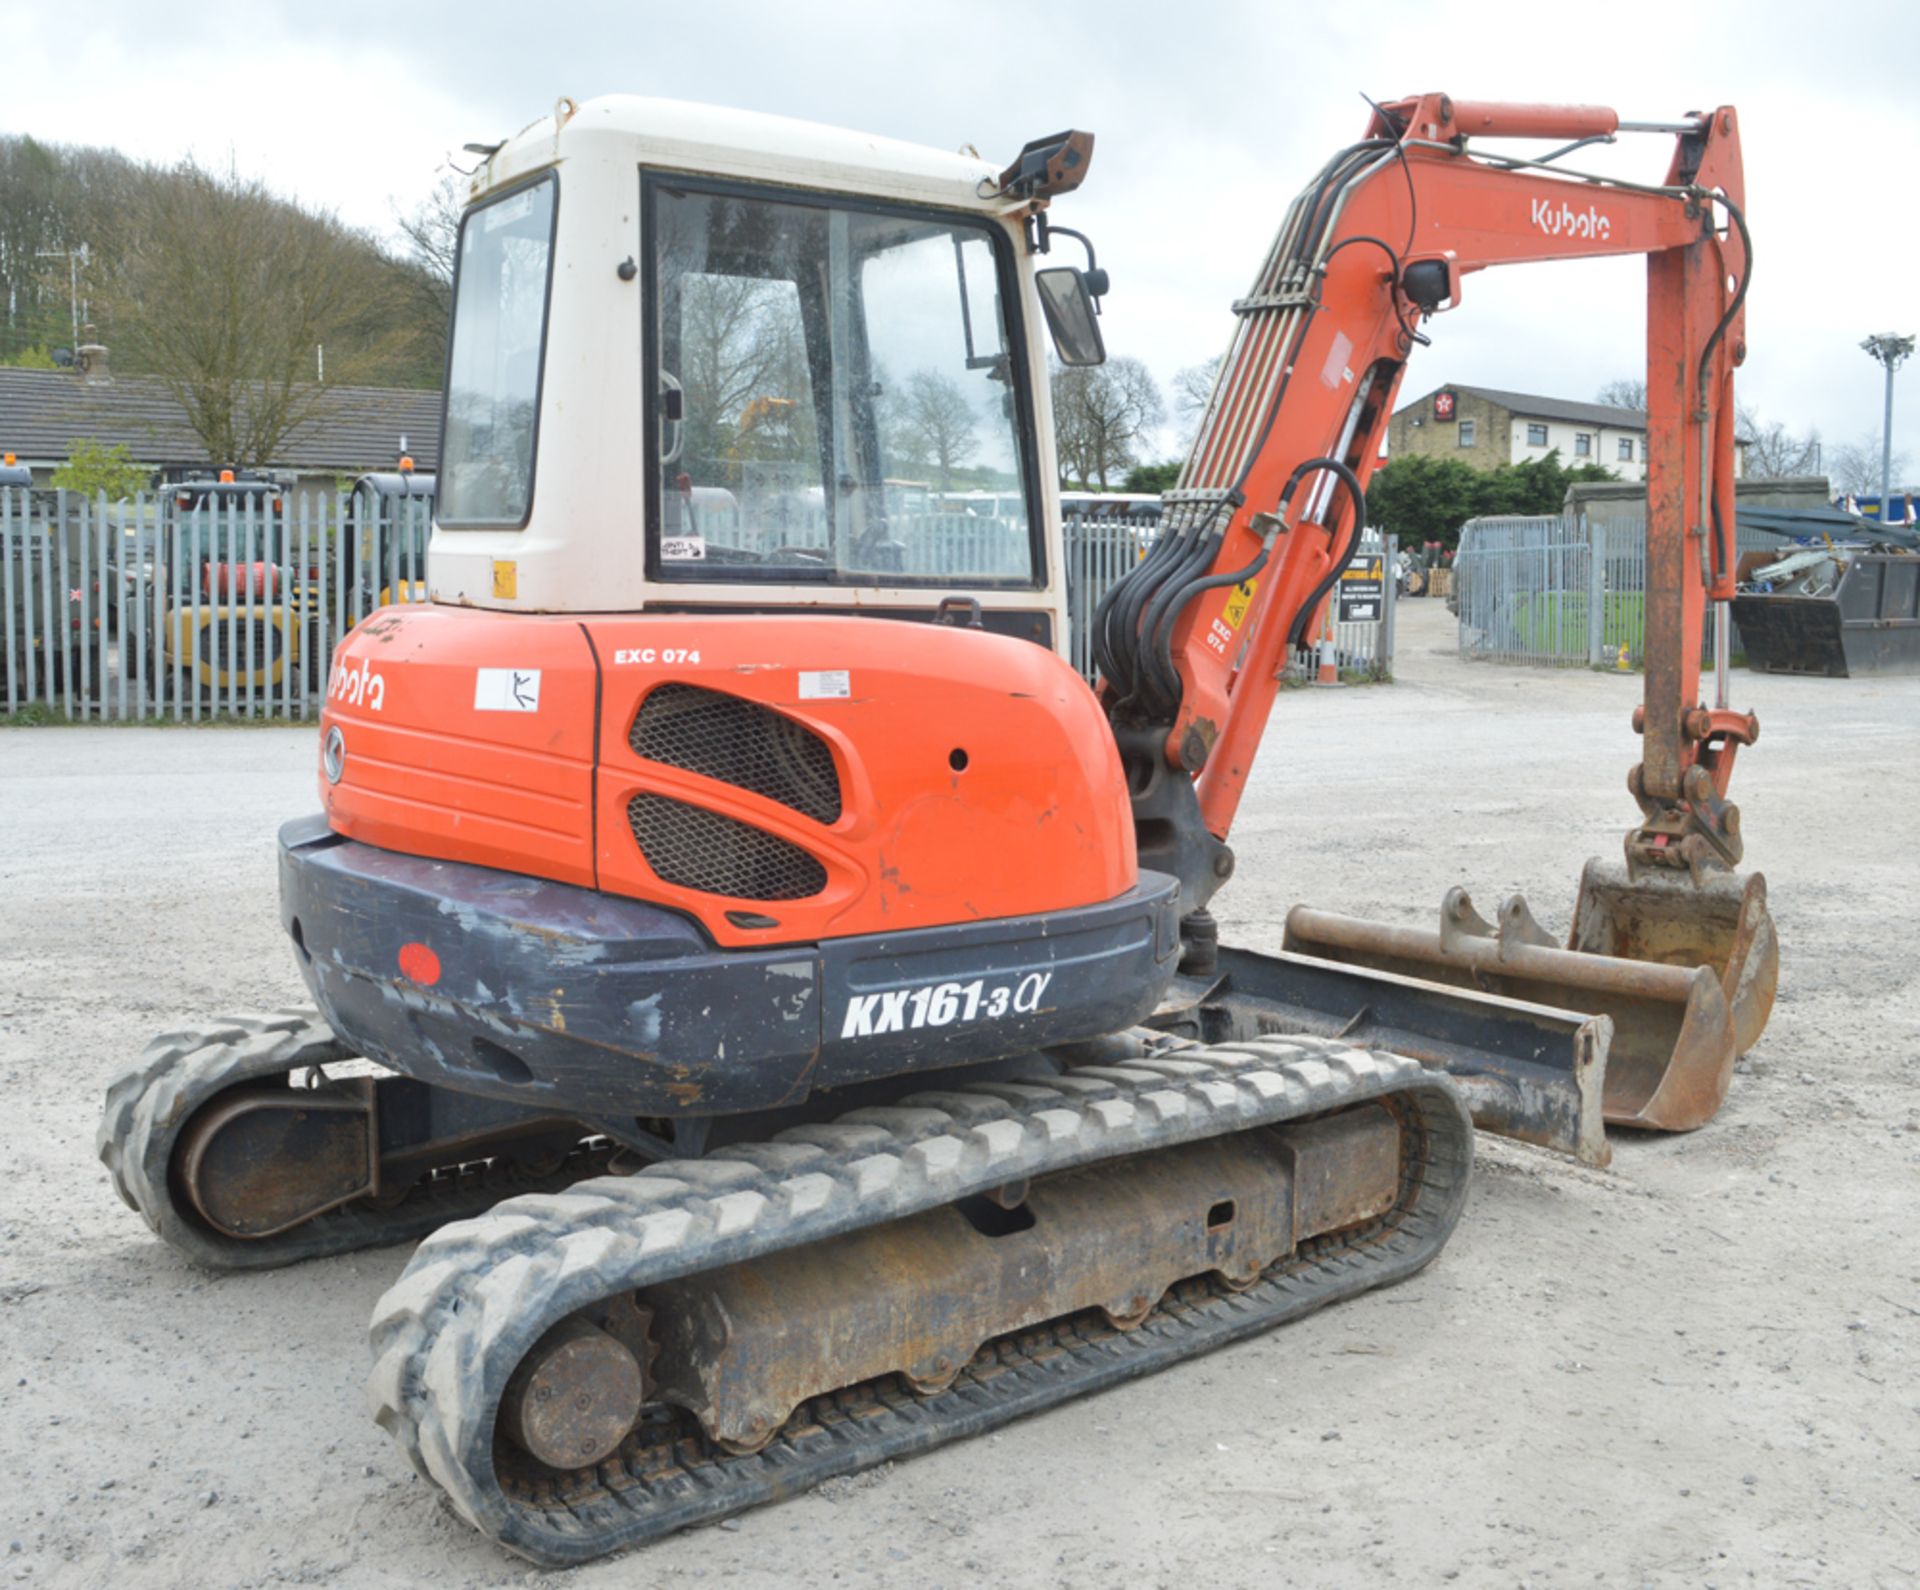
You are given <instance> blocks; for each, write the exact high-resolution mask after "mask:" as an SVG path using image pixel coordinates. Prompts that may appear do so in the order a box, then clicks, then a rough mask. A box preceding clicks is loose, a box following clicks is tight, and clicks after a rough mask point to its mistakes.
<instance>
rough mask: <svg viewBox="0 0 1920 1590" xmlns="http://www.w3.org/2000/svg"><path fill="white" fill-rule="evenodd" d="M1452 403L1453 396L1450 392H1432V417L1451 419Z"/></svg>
mask: <svg viewBox="0 0 1920 1590" xmlns="http://www.w3.org/2000/svg"><path fill="white" fill-rule="evenodd" d="M1453 403H1454V398H1453V394H1452V393H1451V392H1436V393H1434V394H1433V417H1434V418H1435V419H1436V420H1450V419H1452V418H1453Z"/></svg>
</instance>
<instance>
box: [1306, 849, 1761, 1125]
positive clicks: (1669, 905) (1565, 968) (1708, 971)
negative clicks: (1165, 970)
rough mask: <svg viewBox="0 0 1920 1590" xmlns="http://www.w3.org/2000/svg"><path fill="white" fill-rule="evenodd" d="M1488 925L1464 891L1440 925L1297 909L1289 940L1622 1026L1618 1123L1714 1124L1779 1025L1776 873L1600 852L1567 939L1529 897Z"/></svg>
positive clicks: (1608, 1088) (1608, 1074) (1610, 1053)
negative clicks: (1657, 865) (1551, 930)
mask: <svg viewBox="0 0 1920 1590" xmlns="http://www.w3.org/2000/svg"><path fill="white" fill-rule="evenodd" d="M1498 916H1499V922H1498V925H1497V926H1496V925H1495V924H1494V923H1491V922H1488V921H1486V920H1485V919H1484V918H1482V917H1481V916H1480V914H1479V913H1478V912H1477V911H1475V910H1474V908H1473V902H1472V901H1471V900H1470V899H1469V898H1468V897H1467V893H1466V891H1465V890H1464V889H1457V888H1456V889H1452V890H1450V891H1449V892H1448V894H1447V897H1446V900H1445V901H1444V902H1443V904H1442V905H1441V908H1440V925H1439V929H1438V931H1428V930H1425V929H1421V928H1411V927H1399V926H1395V925H1393V924H1390V923H1384V922H1373V921H1367V920H1364V919H1362V918H1359V917H1350V916H1341V915H1339V914H1337V913H1335V912H1330V911H1318V910H1314V909H1312V908H1310V907H1307V906H1296V907H1295V908H1294V909H1293V911H1292V912H1290V913H1289V914H1288V917H1287V931H1286V941H1285V948H1286V949H1287V950H1289V951H1294V952H1299V953H1303V954H1306V955H1311V956H1316V957H1319V958H1321V959H1323V960H1327V961H1334V962H1340V963H1344V964H1345V965H1347V966H1351V967H1354V968H1359V969H1364V970H1368V971H1373V972H1382V973H1390V974H1394V975H1397V976H1401V977H1412V978H1419V979H1424V980H1427V981H1429V982H1434V983H1442V984H1452V985H1454V986H1456V987H1460V988H1466V989H1472V990H1475V991H1477V992H1479V993H1481V994H1484V995H1493V996H1496V997H1498V998H1500V999H1504V1000H1518V1001H1523V1002H1527V1003H1530V1004H1533V1005H1543V1006H1548V1007H1552V1008H1555V1009H1559V1010H1563V1011H1571V1012H1582V1013H1585V1014H1587V1015H1590V1016H1607V1017H1610V1018H1611V1021H1612V1034H1611V1041H1610V1043H1609V1045H1608V1049H1607V1057H1606V1068H1605V1076H1604V1079H1603V1081H1602V1084H1601V1101H1602V1110H1603V1113H1604V1115H1605V1117H1606V1120H1607V1121H1608V1122H1609V1123H1611V1124H1613V1125H1616V1126H1635V1127H1646V1128H1652V1129H1655V1130H1659V1131H1668V1132H1685V1131H1691V1130H1693V1129H1694V1128H1695V1127H1698V1126H1702V1125H1704V1124H1705V1123H1706V1122H1707V1121H1709V1120H1711V1119H1712V1118H1713V1116H1714V1114H1715V1112H1716V1111H1717V1110H1718V1109H1719V1108H1720V1104H1721V1102H1722V1101H1723V1100H1724V1099H1725V1098H1726V1096H1727V1088H1728V1086H1729V1085H1730V1083H1731V1082H1732V1080H1733V1065H1734V1060H1735V1058H1736V1057H1737V1056H1738V1055H1740V1054H1741V1053H1743V1052H1745V1050H1746V1049H1747V1048H1749V1047H1750V1046H1751V1045H1752V1044H1753V1043H1754V1042H1755V1041H1756V1040H1757V1039H1758V1038H1759V1036H1760V1032H1761V1030H1762V1029H1763V1028H1764V1027H1765V1026H1766V1022H1767V1015H1768V1013H1769V1011H1770V1010H1771V1009H1772V1007H1773V995H1774V989H1775V987H1776V984H1777V982H1778V978H1779V965H1780V959H1779V946H1778V942H1777V940H1776V938H1775V935H1774V928H1773V919H1772V917H1771V916H1770V915H1769V914H1768V912H1767V897H1766V880H1765V879H1764V878H1762V877H1761V876H1760V875H1759V874H1757V873H1755V874H1751V875H1749V876H1747V877H1745V878H1742V877H1739V876H1737V875H1734V874H1718V875H1713V876H1710V877H1708V878H1706V879H1704V880H1702V881H1700V882H1698V883H1696V882H1695V881H1694V880H1693V879H1692V878H1691V877H1690V876H1688V875H1687V874H1684V873H1678V872H1676V873H1673V874H1671V875H1666V874H1654V875H1647V876H1642V877H1639V878H1630V877H1629V876H1628V874H1627V871H1626V869H1625V868H1624V867H1620V866H1615V865H1609V864H1607V863H1603V862H1600V861H1597V860H1596V861H1589V862H1588V863H1587V867H1586V870H1585V872H1584V873H1583V874H1582V876H1581V880H1580V894H1579V898H1578V900H1577V902H1576V904H1575V907H1574V925H1573V931H1572V933H1571V935H1570V936H1569V938H1568V942H1567V947H1565V948H1561V947H1559V946H1558V945H1557V944H1556V943H1555V941H1554V940H1553V939H1552V938H1551V937H1550V936H1549V935H1548V934H1547V933H1546V932H1545V931H1544V930H1543V929H1542V928H1541V927H1540V925H1539V924H1538V923H1537V922H1536V921H1535V920H1534V917H1533V913H1532V912H1531V911H1530V910H1529V909H1528V907H1527V903H1526V901H1525V900H1524V899H1523V898H1521V897H1520V896H1519V895H1514V896H1512V897H1510V898H1509V899H1508V900H1507V901H1506V902H1505V903H1504V904H1503V905H1502V906H1501V907H1500V910H1499V913H1498Z"/></svg>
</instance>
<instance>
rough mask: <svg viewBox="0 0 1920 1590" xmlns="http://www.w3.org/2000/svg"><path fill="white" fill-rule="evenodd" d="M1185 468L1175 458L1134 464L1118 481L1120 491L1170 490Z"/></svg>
mask: <svg viewBox="0 0 1920 1590" xmlns="http://www.w3.org/2000/svg"><path fill="white" fill-rule="evenodd" d="M1184 468H1186V465H1184V464H1183V463H1181V461H1180V460H1179V459H1177V458H1169V459H1167V460H1166V461H1165V462H1164V463H1159V464H1135V465H1134V466H1133V468H1131V469H1129V470H1128V471H1127V478H1126V479H1125V480H1123V481H1121V482H1120V489H1121V490H1122V491H1155V492H1165V491H1172V490H1173V488H1174V486H1175V485H1176V484H1177V483H1178V482H1179V479H1180V471H1181V470H1182V469H1184Z"/></svg>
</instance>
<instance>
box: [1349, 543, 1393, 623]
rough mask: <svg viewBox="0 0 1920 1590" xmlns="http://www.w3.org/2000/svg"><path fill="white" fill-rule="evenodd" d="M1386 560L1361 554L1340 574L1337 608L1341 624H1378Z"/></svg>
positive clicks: (1375, 554)
mask: <svg viewBox="0 0 1920 1590" xmlns="http://www.w3.org/2000/svg"><path fill="white" fill-rule="evenodd" d="M1386 576H1387V567H1386V559H1385V558H1384V557H1382V556H1381V555H1380V554H1379V553H1378V552H1363V553H1361V554H1360V555H1359V556H1358V557H1356V558H1354V559H1353V560H1352V561H1351V562H1350V563H1348V564H1347V566H1346V567H1345V568H1344V569H1342V570H1341V571H1340V608H1339V612H1338V614H1337V616H1338V618H1339V620H1340V622H1341V623H1343V624H1377V623H1379V622H1380V619H1381V616H1382V613H1383V612H1384V609H1385V605H1386V600H1387V578H1386Z"/></svg>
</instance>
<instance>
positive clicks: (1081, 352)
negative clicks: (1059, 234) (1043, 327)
mask: <svg viewBox="0 0 1920 1590" xmlns="http://www.w3.org/2000/svg"><path fill="white" fill-rule="evenodd" d="M1033 280H1034V285H1035V286H1036V287H1038V288H1039V289H1040V307H1041V309H1042V310H1043V311H1045V313H1046V317H1047V330H1048V331H1050V332H1051V333H1052V334H1053V351H1054V352H1055V353H1057V354H1058V355H1059V356H1060V362H1061V363H1062V364H1105V363H1106V362H1107V346H1106V343H1105V342H1104V341H1103V340H1102V339H1101V336H1100V322H1099V321H1098V320H1096V319H1095V318H1094V314H1093V295H1092V294H1091V293H1090V292H1088V290H1087V279H1086V277H1084V276H1082V275H1081V274H1080V272H1079V271H1077V270H1075V269H1074V268H1073V267H1072V266H1071V265H1056V266H1054V267H1053V268H1052V269H1050V270H1044V271H1039V272H1037V273H1035V275H1034V278H1033Z"/></svg>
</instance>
